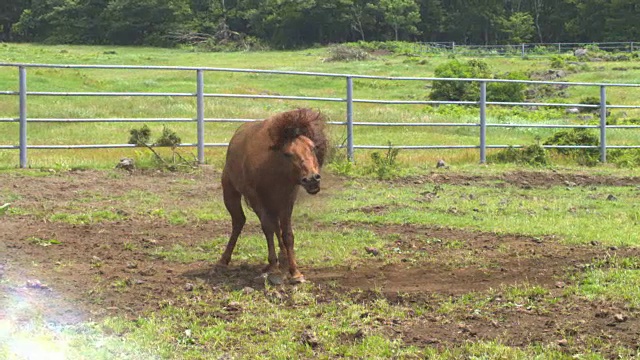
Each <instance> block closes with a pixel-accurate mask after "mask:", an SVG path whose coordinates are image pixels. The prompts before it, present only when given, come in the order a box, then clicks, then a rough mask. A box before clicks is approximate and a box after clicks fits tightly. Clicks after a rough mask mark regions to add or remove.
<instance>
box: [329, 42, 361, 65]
mask: <svg viewBox="0 0 640 360" xmlns="http://www.w3.org/2000/svg"><path fill="white" fill-rule="evenodd" d="M327 51H328V52H329V57H328V58H327V59H326V61H362V60H368V59H370V58H371V56H370V55H369V53H368V52H366V51H365V50H363V49H362V48H360V47H355V46H346V45H334V46H330V47H329V48H328V49H327Z"/></svg>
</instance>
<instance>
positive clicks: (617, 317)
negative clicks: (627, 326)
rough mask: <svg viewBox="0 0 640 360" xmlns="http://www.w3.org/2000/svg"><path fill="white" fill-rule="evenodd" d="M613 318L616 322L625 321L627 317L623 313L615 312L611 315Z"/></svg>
mask: <svg viewBox="0 0 640 360" xmlns="http://www.w3.org/2000/svg"><path fill="white" fill-rule="evenodd" d="M613 319H614V320H615V321H617V322H625V321H627V317H626V316H624V315H623V314H615V315H613Z"/></svg>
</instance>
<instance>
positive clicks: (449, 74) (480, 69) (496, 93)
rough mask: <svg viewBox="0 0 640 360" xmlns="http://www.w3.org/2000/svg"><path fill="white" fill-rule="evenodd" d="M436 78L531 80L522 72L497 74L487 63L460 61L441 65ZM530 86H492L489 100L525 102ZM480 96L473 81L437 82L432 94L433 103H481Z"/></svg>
mask: <svg viewBox="0 0 640 360" xmlns="http://www.w3.org/2000/svg"><path fill="white" fill-rule="evenodd" d="M435 76H436V77H440V78H462V79H469V78H476V79H508V80H527V79H528V77H527V76H526V75H525V74H524V73H521V72H513V73H505V74H496V73H493V72H492V71H491V69H490V68H489V65H487V63H486V62H484V61H480V60H469V61H467V62H460V61H458V60H452V61H449V62H448V63H445V64H443V65H440V66H438V67H437V68H436V69H435ZM525 89H526V85H525V84H522V83H510V82H509V83H507V82H504V83H489V84H487V100H489V101H501V102H522V101H524V100H525ZM479 97H480V86H479V84H478V83H477V82H469V81H435V82H434V83H433V89H432V90H431V93H430V94H429V98H430V99H431V100H445V101H477V100H478V98H479Z"/></svg>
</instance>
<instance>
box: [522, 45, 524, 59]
mask: <svg viewBox="0 0 640 360" xmlns="http://www.w3.org/2000/svg"><path fill="white" fill-rule="evenodd" d="M524 57H525V54H524V44H522V58H523V59H524Z"/></svg>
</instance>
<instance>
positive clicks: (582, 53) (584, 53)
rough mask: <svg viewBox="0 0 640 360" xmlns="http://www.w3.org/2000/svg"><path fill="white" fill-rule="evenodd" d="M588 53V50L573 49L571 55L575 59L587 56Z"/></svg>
mask: <svg viewBox="0 0 640 360" xmlns="http://www.w3.org/2000/svg"><path fill="white" fill-rule="evenodd" d="M588 53H589V50H587V49H584V48H580V49H575V50H574V51H573V55H574V56H575V57H577V58H579V57H585V56H587V54H588Z"/></svg>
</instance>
